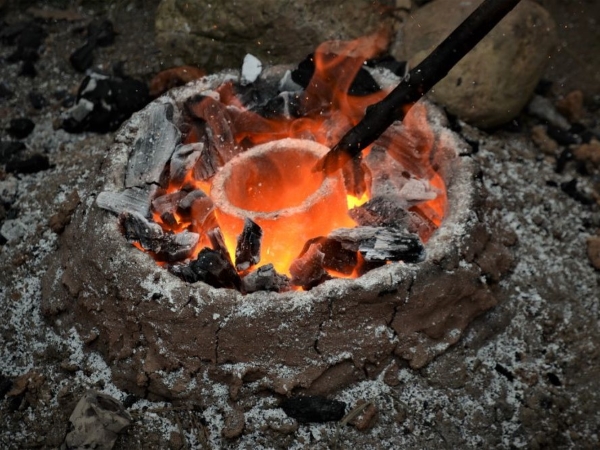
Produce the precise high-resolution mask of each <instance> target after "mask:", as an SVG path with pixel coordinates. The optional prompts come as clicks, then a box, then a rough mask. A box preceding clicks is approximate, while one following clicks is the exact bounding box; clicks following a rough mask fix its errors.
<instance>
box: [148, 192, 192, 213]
mask: <svg viewBox="0 0 600 450" xmlns="http://www.w3.org/2000/svg"><path fill="white" fill-rule="evenodd" d="M186 195H187V192H183V191H177V192H172V193H171V194H165V195H161V196H160V197H156V198H155V199H154V200H152V209H153V210H154V211H155V212H156V213H157V214H158V215H159V216H161V217H162V216H163V214H167V213H169V214H171V215H173V214H174V213H175V211H177V207H178V205H179V201H180V200H181V199H183V198H184V197H185V196H186Z"/></svg>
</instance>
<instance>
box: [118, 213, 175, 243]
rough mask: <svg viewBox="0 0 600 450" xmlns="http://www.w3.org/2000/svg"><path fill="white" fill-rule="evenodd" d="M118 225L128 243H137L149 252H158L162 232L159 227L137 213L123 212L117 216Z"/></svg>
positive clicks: (162, 235)
mask: <svg viewBox="0 0 600 450" xmlns="http://www.w3.org/2000/svg"><path fill="white" fill-rule="evenodd" d="M119 225H120V226H121V228H122V230H123V234H124V235H125V239H127V240H128V241H129V242H139V243H140V245H141V246H142V247H143V248H144V249H146V250H149V251H151V252H154V253H158V252H159V251H160V247H161V242H162V240H163V239H164V232H163V230H162V228H161V227H160V225H158V224H156V223H154V222H150V221H149V220H148V219H146V218H145V217H144V216H142V215H141V214H139V213H135V212H134V213H131V212H123V213H121V214H120V215H119Z"/></svg>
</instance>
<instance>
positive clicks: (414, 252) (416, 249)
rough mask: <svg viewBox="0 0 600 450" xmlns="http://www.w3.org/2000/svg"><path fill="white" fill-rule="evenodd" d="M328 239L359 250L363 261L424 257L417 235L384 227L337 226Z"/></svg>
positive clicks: (404, 259) (407, 261)
mask: <svg viewBox="0 0 600 450" xmlns="http://www.w3.org/2000/svg"><path fill="white" fill-rule="evenodd" d="M328 237H329V238H330V239H334V240H337V241H340V242H341V243H342V246H343V247H344V248H345V249H347V250H352V251H359V252H360V253H361V254H362V255H363V257H364V259H365V261H367V262H371V261H404V262H406V263H416V262H420V261H423V260H424V259H425V248H424V247H423V244H422V243H421V240H420V239H419V237H418V236H417V235H414V234H408V233H406V232H405V231H402V230H399V229H394V228H384V227H356V228H339V229H337V230H333V231H332V232H331V233H330V234H329V236H328Z"/></svg>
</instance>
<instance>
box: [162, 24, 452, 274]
mask: <svg viewBox="0 0 600 450" xmlns="http://www.w3.org/2000/svg"><path fill="white" fill-rule="evenodd" d="M387 42H388V41H387V36H386V35H384V34H383V33H379V34H374V35H371V36H367V37H363V38H359V39H357V40H354V41H351V42H339V41H332V42H325V43H323V44H321V45H320V46H319V47H318V48H317V50H316V52H315V54H314V57H313V60H314V65H315V71H314V75H313V76H312V79H311V80H310V83H309V84H308V86H307V88H306V89H305V90H304V91H302V94H301V95H302V97H301V98H300V117H284V116H278V117H270V118H266V117H263V116H261V115H259V114H257V113H254V112H252V111H249V110H247V109H246V108H245V107H244V106H243V104H242V102H241V100H240V98H239V97H238V96H237V95H236V88H235V86H234V85H233V84H232V83H230V82H228V83H225V84H223V85H221V86H220V87H219V88H217V89H216V91H217V93H218V97H219V100H218V101H217V100H215V98H214V96H210V97H208V96H207V97H203V99H201V100H200V101H197V102H196V103H194V104H191V105H188V107H189V110H190V114H192V115H195V116H196V117H198V118H202V120H201V121H200V122H202V121H204V122H205V123H204V124H203V127H198V126H191V128H190V130H189V131H188V132H187V134H186V135H185V137H184V139H183V143H184V144H187V143H193V142H198V141H200V140H202V139H203V133H204V132H205V131H206V130H210V132H211V133H212V134H213V135H214V136H217V137H218V148H217V154H218V157H219V161H218V164H219V165H220V166H222V165H223V164H225V163H227V161H229V160H230V159H231V158H233V156H235V154H237V153H240V152H244V151H246V150H248V149H252V148H254V147H256V146H258V145H260V144H264V143H267V142H271V141H276V140H280V139H284V138H295V139H305V140H310V141H315V142H317V143H320V144H323V145H324V146H326V147H328V148H331V147H332V146H333V145H334V144H335V143H337V142H338V141H339V140H340V139H341V137H342V136H343V135H344V133H346V132H347V131H348V130H349V129H350V128H351V127H353V126H354V125H356V124H357V123H358V122H359V121H360V120H361V119H362V117H363V116H364V112H365V110H366V108H367V107H368V106H369V105H371V104H373V103H375V102H378V101H380V100H382V99H383V98H384V97H385V96H386V95H387V93H388V92H387V91H385V90H381V91H378V92H375V93H373V94H368V95H361V96H354V95H349V94H348V91H349V90H350V87H351V85H352V83H353V80H354V79H355V77H356V75H357V73H358V72H359V70H360V69H361V67H362V65H363V64H364V61H365V60H366V59H369V58H372V57H375V56H377V55H378V54H380V53H381V51H382V50H383V49H385V48H386V45H387ZM401 127H402V130H401V133H400V134H399V135H398V133H397V131H398V130H396V132H394V130H388V132H386V133H384V135H383V136H382V138H381V139H380V140H378V141H377V143H376V144H377V145H385V146H386V148H387V150H388V152H389V154H390V155H391V156H392V157H393V158H394V159H395V160H397V161H398V162H399V163H400V164H401V165H402V166H403V167H404V168H405V169H406V170H407V171H408V172H410V173H411V174H412V176H414V177H415V178H419V179H423V180H427V181H428V182H429V185H430V186H431V187H432V189H434V190H435V191H437V192H438V195H437V196H436V197H435V198H434V199H431V200H427V201H423V202H420V203H418V204H416V205H413V206H412V207H411V209H410V211H411V212H412V213H414V214H415V215H416V216H418V217H420V218H421V219H422V220H424V221H425V222H427V224H430V225H431V226H429V228H427V227H425V228H423V229H422V230H421V229H420V230H419V234H420V235H421V238H422V239H423V240H427V239H428V238H429V237H430V235H431V233H432V232H433V230H435V228H437V227H439V226H440V224H441V222H442V220H443V218H444V215H445V213H446V203H447V199H446V190H445V185H444V181H443V179H442V178H441V176H440V175H439V174H438V173H437V172H436V171H435V170H434V169H433V167H432V164H431V161H430V159H431V150H432V148H433V147H434V136H433V132H432V131H431V129H430V127H429V126H428V124H427V119H426V110H425V108H424V107H422V106H421V105H418V104H417V105H415V106H414V107H413V108H412V109H411V111H410V112H409V113H408V114H407V116H406V118H405V120H404V122H403V124H402V125H401ZM392 128H393V127H392ZM396 128H397V127H396ZM374 145H375V144H374ZM370 148H371V147H368V148H367V149H366V150H365V152H364V153H363V155H366V154H368V152H369V150H370ZM287 164H288V165H289V168H288V170H283V171H280V170H272V168H269V167H267V166H268V165H269V164H266V166H265V167H260V166H257V167H258V168H257V169H256V170H254V169H252V168H250V167H244V170H242V171H240V173H239V174H236V177H238V178H239V177H241V176H242V174H243V173H244V177H245V178H244V179H245V181H239V183H234V185H233V186H230V187H228V189H230V191H231V195H233V196H234V197H235V196H237V197H239V198H242V199H243V202H242V203H244V204H243V207H244V208H245V209H247V210H250V211H262V212H273V211H277V210H279V209H281V208H286V207H289V206H290V205H297V204H300V203H301V202H302V201H303V200H304V199H305V198H306V197H308V196H310V195H311V194H312V193H313V192H314V191H315V189H317V188H318V186H319V185H320V184H321V183H323V179H321V178H320V179H315V178H314V177H315V175H314V174H312V173H311V169H312V166H313V163H311V164H308V163H306V164H299V163H298V162H297V161H289V162H288V163H287ZM290 177H292V178H293V181H292V182H291V183H288V184H289V186H290V187H291V188H290V189H280V188H279V186H280V185H281V184H282V183H284V182H285V181H286V179H287V178H290ZM212 182H213V179H212V178H209V179H206V180H199V179H196V177H195V175H194V173H193V170H192V171H190V172H189V173H188V174H187V175H186V177H185V180H184V181H183V183H179V184H174V183H171V184H170V185H169V186H168V187H167V188H166V192H167V193H173V192H177V191H179V190H181V189H183V188H184V186H187V188H188V189H189V188H190V187H193V188H196V189H200V190H202V191H203V192H205V193H207V194H209V193H210V192H211V190H212V188H213V186H212ZM367 184H368V183H367ZM301 186H304V187H302V188H301ZM342 191H343V187H342ZM370 195H371V193H370V189H369V186H367V187H366V189H364V190H362V191H360V190H359V191H358V192H348V194H346V192H345V191H343V202H344V208H343V210H342V211H333V210H332V208H330V207H329V205H328V204H327V202H325V203H324V204H321V205H320V206H319V207H318V208H313V209H312V210H311V211H309V213H308V214H307V215H306V216H305V217H302V218H301V219H299V222H289V221H286V220H283V219H282V220H281V221H280V222H279V223H278V221H269V220H263V221H262V222H261V223H259V225H260V226H261V227H262V228H263V246H262V251H261V261H260V264H261V265H262V264H267V263H273V264H274V266H275V268H276V269H277V270H278V272H280V273H286V274H289V267H290V265H291V263H292V261H294V260H295V259H296V258H297V257H298V256H299V251H300V249H301V248H302V247H303V246H304V244H305V243H306V242H307V241H308V240H309V239H311V238H314V237H316V236H326V235H327V234H328V233H329V232H330V231H331V230H333V229H335V228H339V227H353V226H355V225H356V223H355V222H354V221H353V220H352V219H351V218H350V217H349V216H348V210H349V209H352V208H355V207H358V206H360V205H363V204H364V203H365V202H367V201H368V200H369V199H370ZM194 214H195V213H194ZM199 214H200V216H201V217H200V218H197V217H194V215H193V214H192V217H183V216H181V215H178V214H174V215H173V216H174V219H175V223H171V224H168V223H165V221H164V220H163V219H162V218H161V216H160V215H159V214H157V213H156V212H155V213H154V220H155V221H156V222H157V223H159V224H160V225H161V226H162V227H163V229H164V230H168V231H173V232H180V231H183V230H185V229H187V230H190V231H193V232H196V233H199V234H200V235H201V236H202V238H201V240H200V242H199V244H198V246H197V248H196V249H195V252H194V254H193V255H192V256H191V257H192V258H195V257H196V255H197V253H198V252H199V251H200V250H201V248H202V247H204V246H207V245H210V244H209V243H208V240H207V239H206V237H205V233H206V232H207V231H208V230H209V229H210V227H212V226H215V225H218V226H219V227H220V228H221V230H222V232H223V237H224V242H225V246H226V248H227V250H228V252H229V254H230V255H231V258H232V260H233V259H234V258H235V256H234V255H235V248H236V242H237V236H238V235H239V233H240V232H241V231H242V222H241V221H240V220H232V219H231V218H228V217H227V214H224V213H223V212H222V211H219V210H218V209H216V210H214V211H207V210H203V211H202V212H201V213H199ZM300 223H301V225H300ZM357 260H358V261H359V263H358V264H357V267H356V268H355V269H354V270H353V271H352V273H350V274H345V273H338V272H335V271H329V272H330V274H331V275H333V276H336V277H356V276H359V275H360V272H361V269H360V266H362V262H363V260H362V256H361V255H358V257H357Z"/></svg>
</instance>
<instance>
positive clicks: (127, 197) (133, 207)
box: [96, 185, 158, 217]
mask: <svg viewBox="0 0 600 450" xmlns="http://www.w3.org/2000/svg"><path fill="white" fill-rule="evenodd" d="M157 189H158V187H157V186H155V185H150V186H145V187H141V188H137V187H134V188H130V189H125V190H124V191H121V192H112V191H104V192H101V193H100V194H98V197H97V198H96V204H97V205H98V206H99V207H100V208H102V209H106V210H107V211H111V212H113V213H115V214H121V213H124V212H131V213H137V214H139V215H141V216H143V217H146V216H148V215H149V214H150V204H151V199H152V198H153V197H154V195H155V193H156V191H157Z"/></svg>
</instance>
